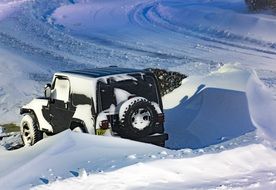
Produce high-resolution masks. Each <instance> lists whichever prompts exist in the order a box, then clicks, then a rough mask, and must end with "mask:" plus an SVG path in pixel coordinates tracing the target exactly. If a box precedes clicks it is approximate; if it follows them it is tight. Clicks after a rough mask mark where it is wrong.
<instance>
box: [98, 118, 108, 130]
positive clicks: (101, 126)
mask: <svg viewBox="0 0 276 190" xmlns="http://www.w3.org/2000/svg"><path fill="white" fill-rule="evenodd" d="M100 128H101V129H103V130H106V129H108V128H109V122H108V121H107V120H103V121H101V123H100Z"/></svg>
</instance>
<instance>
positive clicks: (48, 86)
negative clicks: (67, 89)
mask: <svg viewBox="0 0 276 190" xmlns="http://www.w3.org/2000/svg"><path fill="white" fill-rule="evenodd" d="M44 96H45V98H47V99H50V97H51V84H46V85H45V87H44Z"/></svg>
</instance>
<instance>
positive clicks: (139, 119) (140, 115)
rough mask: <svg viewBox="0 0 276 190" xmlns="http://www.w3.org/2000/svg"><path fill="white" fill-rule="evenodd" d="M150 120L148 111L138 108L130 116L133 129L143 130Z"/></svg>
mask: <svg viewBox="0 0 276 190" xmlns="http://www.w3.org/2000/svg"><path fill="white" fill-rule="evenodd" d="M150 120H151V114H150V112H149V110H147V109H144V108H140V109H138V110H136V111H135V112H134V113H133V114H132V115H131V124H132V126H133V127H134V128H136V129H139V130H143V129H144V128H146V127H148V126H149V124H150Z"/></svg>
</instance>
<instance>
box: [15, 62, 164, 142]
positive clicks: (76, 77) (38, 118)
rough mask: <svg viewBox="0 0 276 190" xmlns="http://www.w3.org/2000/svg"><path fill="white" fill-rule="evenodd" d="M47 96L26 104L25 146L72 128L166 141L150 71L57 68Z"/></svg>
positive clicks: (23, 122) (91, 132)
mask: <svg viewBox="0 0 276 190" xmlns="http://www.w3.org/2000/svg"><path fill="white" fill-rule="evenodd" d="M44 93H45V97H43V98H38V99H34V100H32V101H31V102H30V103H29V104H27V105H26V106H23V107H22V108H21V110H20V113H21V114H22V115H24V117H23V119H22V121H21V124H20V128H21V133H22V138H23V141H24V144H25V145H33V144H35V143H36V142H38V141H39V140H41V139H42V138H43V136H45V135H44V134H46V135H48V136H49V135H54V134H57V133H60V132H62V131H64V130H67V129H71V130H73V131H76V132H83V133H90V134H95V135H105V136H116V137H122V138H127V139H132V140H136V141H140V142H147V143H152V144H155V145H159V146H164V145H165V141H166V140H167V139H168V135H167V134H166V133H164V113H163V107H162V100H161V95H160V92H159V87H158V84H157V80H156V78H155V75H154V74H153V73H152V72H151V71H150V70H136V69H128V68H118V67H107V68H96V69H86V70H75V71H64V72H59V73H56V74H55V75H54V77H53V80H52V84H47V85H46V86H45V89H44Z"/></svg>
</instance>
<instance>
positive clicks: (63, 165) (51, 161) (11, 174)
mask: <svg viewBox="0 0 276 190" xmlns="http://www.w3.org/2000/svg"><path fill="white" fill-rule="evenodd" d="M163 150H164V149H163V148H160V147H156V146H153V145H149V144H142V143H138V142H134V141H129V140H124V139H120V138H110V137H103V136H95V135H89V134H80V133H74V132H71V131H69V130H68V131H65V132H63V133H60V134H58V135H56V136H53V137H50V138H47V139H44V140H43V141H41V142H39V143H37V144H36V145H35V146H33V147H25V148H21V149H19V150H15V151H12V152H1V156H0V163H1V164H0V186H1V188H3V189H29V188H30V187H32V186H34V185H39V184H43V183H44V182H45V181H55V180H57V179H58V180H60V179H64V178H68V177H72V176H74V175H78V172H79V169H81V168H85V170H86V171H87V172H92V173H98V172H101V171H112V170H115V169H117V168H121V167H124V166H126V165H132V164H135V163H137V160H136V159H132V156H133V155H134V157H138V158H139V157H142V158H143V157H145V158H146V159H147V158H149V157H150V156H151V155H152V154H154V155H158V154H160V152H162V151H163ZM129 156H130V157H129ZM141 161H142V160H141ZM26 173H27V175H26ZM15 179H16V180H15Z"/></svg>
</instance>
